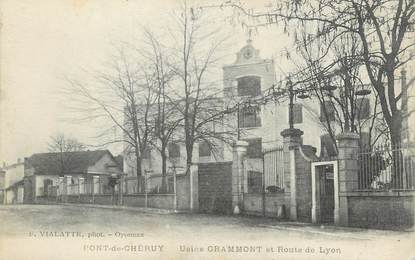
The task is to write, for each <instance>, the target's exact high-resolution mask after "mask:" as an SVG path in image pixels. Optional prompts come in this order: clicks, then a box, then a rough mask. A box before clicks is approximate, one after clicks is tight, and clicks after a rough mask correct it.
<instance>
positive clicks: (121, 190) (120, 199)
mask: <svg viewBox="0 0 415 260" xmlns="http://www.w3.org/2000/svg"><path fill="white" fill-rule="evenodd" d="M118 194H119V196H118V203H119V205H122V204H123V203H124V202H123V196H124V174H121V176H120V182H119V186H118Z"/></svg>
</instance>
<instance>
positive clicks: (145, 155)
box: [142, 147, 151, 159]
mask: <svg viewBox="0 0 415 260" xmlns="http://www.w3.org/2000/svg"><path fill="white" fill-rule="evenodd" d="M142 158H143V159H150V158H151V148H150V147H147V148H146V149H145V150H144V152H143V156H142Z"/></svg>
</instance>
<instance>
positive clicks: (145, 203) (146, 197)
mask: <svg viewBox="0 0 415 260" xmlns="http://www.w3.org/2000/svg"><path fill="white" fill-rule="evenodd" d="M140 177H141V176H140ZM142 178H144V199H145V200H144V206H145V208H147V207H148V194H147V173H145V174H144V175H142ZM138 180H139V179H138V178H137V181H138Z"/></svg>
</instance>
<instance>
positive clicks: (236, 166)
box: [232, 140, 248, 214]
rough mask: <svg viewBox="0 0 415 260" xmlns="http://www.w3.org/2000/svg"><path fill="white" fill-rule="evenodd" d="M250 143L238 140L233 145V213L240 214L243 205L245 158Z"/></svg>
mask: <svg viewBox="0 0 415 260" xmlns="http://www.w3.org/2000/svg"><path fill="white" fill-rule="evenodd" d="M247 146H248V143H247V142H246V141H241V140H239V141H236V142H235V144H234V146H233V161H232V209H233V214H240V212H241V207H242V203H243V201H242V195H243V194H242V192H243V191H242V185H243V183H242V181H243V174H244V165H243V160H244V157H245V154H246V148H247Z"/></svg>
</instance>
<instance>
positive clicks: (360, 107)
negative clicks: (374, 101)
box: [356, 98, 370, 119]
mask: <svg viewBox="0 0 415 260" xmlns="http://www.w3.org/2000/svg"><path fill="white" fill-rule="evenodd" d="M369 116H370V102H369V99H368V98H358V99H357V100H356V117H357V118H358V119H366V118H369Z"/></svg>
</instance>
